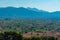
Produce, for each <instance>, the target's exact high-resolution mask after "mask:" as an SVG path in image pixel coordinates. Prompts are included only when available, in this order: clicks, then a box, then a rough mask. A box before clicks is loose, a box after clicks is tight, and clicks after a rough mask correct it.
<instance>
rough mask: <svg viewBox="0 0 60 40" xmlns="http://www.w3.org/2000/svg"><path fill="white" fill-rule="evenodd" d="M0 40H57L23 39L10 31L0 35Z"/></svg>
mask: <svg viewBox="0 0 60 40" xmlns="http://www.w3.org/2000/svg"><path fill="white" fill-rule="evenodd" d="M0 40H58V38H55V37H46V36H41V37H31V38H25V37H23V35H21V34H20V33H17V32H12V31H10V32H3V33H0Z"/></svg>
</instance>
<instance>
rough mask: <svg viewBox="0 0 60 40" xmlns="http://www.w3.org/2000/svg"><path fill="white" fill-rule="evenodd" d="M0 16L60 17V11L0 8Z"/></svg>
mask: <svg viewBox="0 0 60 40" xmlns="http://www.w3.org/2000/svg"><path fill="white" fill-rule="evenodd" d="M0 17H3V18H4V17H7V18H60V11H55V12H48V11H44V10H39V9H37V8H24V7H19V8H16V7H5V8H0Z"/></svg>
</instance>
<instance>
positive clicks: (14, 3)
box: [0, 0, 60, 11]
mask: <svg viewBox="0 0 60 40" xmlns="http://www.w3.org/2000/svg"><path fill="white" fill-rule="evenodd" d="M8 6H10V7H31V8H37V9H39V10H45V11H60V0H0V7H8Z"/></svg>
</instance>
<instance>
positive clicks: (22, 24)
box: [0, 18, 60, 33]
mask: <svg viewBox="0 0 60 40" xmlns="http://www.w3.org/2000/svg"><path fill="white" fill-rule="evenodd" d="M11 30H12V31H18V32H21V33H25V32H31V31H34V32H41V31H44V30H48V31H51V30H54V31H57V32H60V20H59V19H58V20H57V19H55V20H54V19H52V20H50V19H46V20H43V19H7V18H5V19H0V31H2V32H4V31H11Z"/></svg>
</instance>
